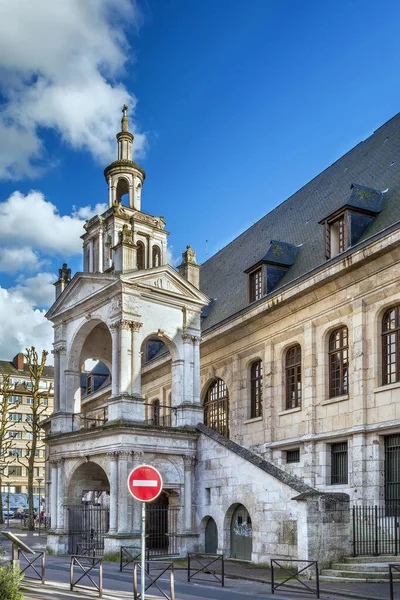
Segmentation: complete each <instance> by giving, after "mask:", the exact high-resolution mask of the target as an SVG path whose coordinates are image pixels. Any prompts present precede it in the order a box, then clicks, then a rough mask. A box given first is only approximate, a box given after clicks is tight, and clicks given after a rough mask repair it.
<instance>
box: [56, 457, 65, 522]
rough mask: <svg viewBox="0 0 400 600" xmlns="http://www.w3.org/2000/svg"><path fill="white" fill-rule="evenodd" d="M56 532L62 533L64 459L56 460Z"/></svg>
mask: <svg viewBox="0 0 400 600" xmlns="http://www.w3.org/2000/svg"><path fill="white" fill-rule="evenodd" d="M57 533H64V459H63V458H61V459H60V460H59V461H57Z"/></svg>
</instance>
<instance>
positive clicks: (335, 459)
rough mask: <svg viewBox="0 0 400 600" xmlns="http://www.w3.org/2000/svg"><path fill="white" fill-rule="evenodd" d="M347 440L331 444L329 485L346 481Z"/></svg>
mask: <svg viewBox="0 0 400 600" xmlns="http://www.w3.org/2000/svg"><path fill="white" fill-rule="evenodd" d="M347 455H348V451H347V442H339V443H338V444H332V445H331V485H335V484H339V483H347V482H348V458H347Z"/></svg>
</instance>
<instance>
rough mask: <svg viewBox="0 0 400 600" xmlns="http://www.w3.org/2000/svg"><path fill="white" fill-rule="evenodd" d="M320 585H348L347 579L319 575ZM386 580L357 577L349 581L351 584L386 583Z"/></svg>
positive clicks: (387, 580)
mask: <svg viewBox="0 0 400 600" xmlns="http://www.w3.org/2000/svg"><path fill="white" fill-rule="evenodd" d="M319 580H320V583H349V579H348V578H347V577H330V576H329V575H320V576H319ZM388 582H389V578H388V579H366V578H365V577H359V578H354V579H351V583H388Z"/></svg>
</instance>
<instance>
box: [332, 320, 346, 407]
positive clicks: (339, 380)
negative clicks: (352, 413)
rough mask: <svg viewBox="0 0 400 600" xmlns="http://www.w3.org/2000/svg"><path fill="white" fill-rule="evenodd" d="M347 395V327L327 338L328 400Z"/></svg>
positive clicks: (336, 330) (337, 330)
mask: <svg viewBox="0 0 400 600" xmlns="http://www.w3.org/2000/svg"><path fill="white" fill-rule="evenodd" d="M348 393H349V346H348V332H347V327H340V328H339V329H335V331H332V333H331V335H330V337H329V398H336V397H338V396H344V395H345V394H348Z"/></svg>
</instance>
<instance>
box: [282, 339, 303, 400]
mask: <svg viewBox="0 0 400 600" xmlns="http://www.w3.org/2000/svg"><path fill="white" fill-rule="evenodd" d="M285 370H286V409H290V408H297V407H299V406H301V347H300V345H299V344H296V345H295V346H292V347H291V348H289V350H288V351H287V352H286V369H285Z"/></svg>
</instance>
